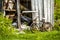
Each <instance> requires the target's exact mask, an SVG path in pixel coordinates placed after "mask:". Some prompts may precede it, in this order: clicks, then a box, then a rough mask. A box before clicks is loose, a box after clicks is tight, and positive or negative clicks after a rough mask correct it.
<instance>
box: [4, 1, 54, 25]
mask: <svg viewBox="0 0 60 40" xmlns="http://www.w3.org/2000/svg"><path fill="white" fill-rule="evenodd" d="M5 1H9V0H4V1H3V10H4V16H6V14H8V13H9V14H10V13H11V12H13V14H15V13H17V14H18V13H19V12H20V14H21V13H23V14H27V16H28V15H29V17H31V18H32V20H34V19H36V23H37V25H38V24H39V25H38V26H40V25H41V21H42V20H43V19H44V21H45V22H50V23H51V24H52V25H54V0H10V3H11V4H12V9H10V8H9V6H8V5H10V4H5ZM11 1H12V2H11ZM18 1H19V2H18ZM8 3H9V2H8ZM19 9H20V10H19ZM18 10H19V11H18ZM17 16H19V14H18V15H17ZM18 19H19V18H18Z"/></svg>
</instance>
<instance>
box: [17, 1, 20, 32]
mask: <svg viewBox="0 0 60 40" xmlns="http://www.w3.org/2000/svg"><path fill="white" fill-rule="evenodd" d="M20 14H21V13H20V1H19V0H17V15H18V18H17V19H18V27H19V30H20V31H21V15H20Z"/></svg>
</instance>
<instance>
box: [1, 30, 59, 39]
mask: <svg viewBox="0 0 60 40" xmlns="http://www.w3.org/2000/svg"><path fill="white" fill-rule="evenodd" d="M0 40H60V31H52V32H36V33H25V34H14V35H6V36H4V37H0Z"/></svg>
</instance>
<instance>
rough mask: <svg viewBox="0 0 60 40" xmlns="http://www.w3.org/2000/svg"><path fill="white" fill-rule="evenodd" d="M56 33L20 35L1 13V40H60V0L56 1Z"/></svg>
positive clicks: (37, 32) (27, 33)
mask: <svg viewBox="0 0 60 40" xmlns="http://www.w3.org/2000/svg"><path fill="white" fill-rule="evenodd" d="M55 2H56V3H55V11H54V12H55V14H54V17H55V26H54V28H55V31H51V32H40V31H36V32H34V33H31V31H25V32H26V33H25V34H16V33H18V32H17V31H16V29H15V28H14V27H13V26H12V25H11V22H12V21H11V20H10V19H7V18H4V17H3V15H2V13H1V12H0V40H60V4H59V3H60V0H56V1H55Z"/></svg>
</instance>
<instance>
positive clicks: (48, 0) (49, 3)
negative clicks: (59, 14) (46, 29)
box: [44, 0, 54, 24]
mask: <svg viewBox="0 0 60 40" xmlns="http://www.w3.org/2000/svg"><path fill="white" fill-rule="evenodd" d="M53 5H54V1H53V0H44V15H45V22H50V23H51V24H54V23H53V22H54V11H53V10H54V8H53V7H54V6H53Z"/></svg>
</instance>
